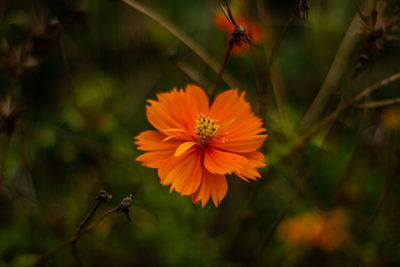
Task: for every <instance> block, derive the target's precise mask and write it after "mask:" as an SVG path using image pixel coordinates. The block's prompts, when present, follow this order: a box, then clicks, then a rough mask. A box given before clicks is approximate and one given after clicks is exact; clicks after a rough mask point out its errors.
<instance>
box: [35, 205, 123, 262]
mask: <svg viewBox="0 0 400 267" xmlns="http://www.w3.org/2000/svg"><path fill="white" fill-rule="evenodd" d="M119 210H121V205H118V206H117V207H115V208H112V209H109V210H108V211H106V212H104V213H103V214H102V215H101V216H100V217H99V218H97V219H96V220H95V221H94V222H93V223H92V224H90V225H89V226H87V227H86V228H84V229H82V230H81V231H80V233H79V234H78V233H77V234H75V235H74V236H73V237H71V238H70V239H68V240H66V241H64V242H63V243H61V244H60V245H58V246H57V247H55V248H54V249H52V250H50V251H48V252H46V253H45V254H43V255H42V256H40V258H39V259H38V260H37V262H36V263H35V264H34V265H33V266H41V265H42V264H43V263H45V262H46V261H48V260H49V259H50V258H51V257H53V256H54V255H55V254H57V253H58V252H59V251H60V250H62V249H63V248H65V247H67V246H69V245H70V244H72V243H73V242H75V241H77V240H78V239H79V238H81V237H82V236H83V235H84V234H86V233H88V232H90V231H91V230H93V228H95V227H96V226H97V225H98V224H99V223H100V222H101V221H102V220H103V219H104V218H105V217H107V216H108V215H110V214H113V213H115V212H117V211H119Z"/></svg>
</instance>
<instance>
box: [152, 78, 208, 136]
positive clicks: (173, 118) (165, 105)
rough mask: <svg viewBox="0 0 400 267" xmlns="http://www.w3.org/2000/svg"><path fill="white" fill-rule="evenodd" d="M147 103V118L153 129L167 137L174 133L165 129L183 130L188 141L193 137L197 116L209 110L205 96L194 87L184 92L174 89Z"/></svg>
mask: <svg viewBox="0 0 400 267" xmlns="http://www.w3.org/2000/svg"><path fill="white" fill-rule="evenodd" d="M148 102H149V104H150V105H149V106H147V107H146V108H147V118H148V120H149V122H150V123H151V124H152V125H153V126H154V127H155V128H157V129H158V130H160V131H164V133H165V134H166V135H168V136H170V135H176V133H169V132H165V130H167V129H175V130H176V129H179V130H181V131H182V130H183V132H184V133H186V137H187V138H188V139H189V140H190V137H191V136H195V130H194V124H195V121H196V119H197V116H198V114H199V113H207V112H208V109H209V103H208V99H207V95H206V94H205V92H204V91H203V89H201V88H200V87H198V86H195V85H188V86H186V89H185V91H183V90H179V91H178V90H176V89H174V90H173V91H172V92H168V93H160V94H158V95H157V100H149V101H148ZM179 135H182V133H179Z"/></svg>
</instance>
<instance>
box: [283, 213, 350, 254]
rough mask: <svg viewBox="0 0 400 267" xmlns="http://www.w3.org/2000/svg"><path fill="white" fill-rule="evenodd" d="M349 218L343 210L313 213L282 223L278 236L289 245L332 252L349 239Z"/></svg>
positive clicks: (288, 219) (291, 218) (294, 217)
mask: <svg viewBox="0 0 400 267" xmlns="http://www.w3.org/2000/svg"><path fill="white" fill-rule="evenodd" d="M347 225H348V217H347V214H346V212H345V211H344V210H343V209H340V208H337V209H335V210H333V211H331V212H328V213H321V212H317V211H311V212H307V213H303V214H300V215H297V216H293V217H290V218H287V219H285V220H283V221H282V223H281V224H280V225H279V227H278V229H277V236H278V238H279V239H280V240H282V241H283V242H284V243H286V244H287V245H292V246H305V247H319V248H320V249H322V250H324V251H327V252H331V251H334V250H336V249H338V248H340V246H342V244H343V242H344V241H345V239H346V238H347Z"/></svg>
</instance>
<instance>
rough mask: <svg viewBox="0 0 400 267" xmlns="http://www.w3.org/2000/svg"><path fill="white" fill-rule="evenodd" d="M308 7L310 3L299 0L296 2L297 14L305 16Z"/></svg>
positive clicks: (306, 0)
mask: <svg viewBox="0 0 400 267" xmlns="http://www.w3.org/2000/svg"><path fill="white" fill-rule="evenodd" d="M309 8H310V4H309V2H308V0H299V2H298V3H297V15H298V16H299V17H300V18H307V17H308V9H309Z"/></svg>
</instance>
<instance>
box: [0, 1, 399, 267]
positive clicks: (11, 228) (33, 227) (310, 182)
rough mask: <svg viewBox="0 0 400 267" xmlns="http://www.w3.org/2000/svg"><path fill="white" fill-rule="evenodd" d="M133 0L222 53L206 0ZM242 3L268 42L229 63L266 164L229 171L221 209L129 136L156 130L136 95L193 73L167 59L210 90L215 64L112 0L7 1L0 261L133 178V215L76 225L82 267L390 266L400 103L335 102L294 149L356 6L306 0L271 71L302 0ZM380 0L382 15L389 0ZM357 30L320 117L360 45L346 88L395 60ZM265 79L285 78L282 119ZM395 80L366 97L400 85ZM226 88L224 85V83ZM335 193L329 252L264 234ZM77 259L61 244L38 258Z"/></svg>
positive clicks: (393, 67) (212, 4)
mask: <svg viewBox="0 0 400 267" xmlns="http://www.w3.org/2000/svg"><path fill="white" fill-rule="evenodd" d="M141 2H143V4H145V5H146V6H147V7H149V8H150V9H151V10H153V11H154V12H156V13H158V14H159V15H160V16H162V17H164V18H165V19H166V20H167V21H169V22H171V23H172V24H173V25H175V26H176V27H177V28H178V29H179V30H180V31H181V32H183V33H184V34H185V35H187V36H188V37H190V38H191V39H192V40H195V42H197V43H198V44H199V45H200V46H201V47H202V48H203V49H205V50H206V51H207V52H209V54H210V55H212V57H214V58H215V59H216V60H217V61H218V62H220V63H221V64H222V60H223V57H224V54H225V51H226V48H227V40H226V38H225V37H226V35H225V33H223V32H221V31H219V30H217V29H216V27H215V25H214V24H213V22H214V17H215V15H216V13H217V12H219V8H218V4H217V1H214V0H209V1H204V0H203V1H179V0H165V1H154V0H151V1H141ZM234 2H235V1H234ZM241 2H242V9H239V10H241V11H242V12H244V13H247V16H248V17H249V18H254V19H255V21H257V22H258V26H259V27H260V28H261V30H262V31H263V32H264V34H265V40H264V42H263V45H262V46H260V47H253V48H247V51H246V52H245V53H244V55H242V56H240V57H231V58H230V60H229V63H228V66H227V72H229V73H230V74H232V75H233V76H234V77H235V78H236V80H237V81H238V82H239V84H240V85H241V86H243V88H239V89H240V90H245V91H246V98H247V100H249V101H250V102H251V104H252V106H253V110H254V111H255V112H257V113H258V115H259V116H261V117H262V118H263V119H264V125H265V127H266V128H267V129H268V135H269V137H268V138H267V141H266V143H265V146H264V147H263V148H262V151H263V152H264V153H265V154H266V159H265V161H266V163H267V164H268V167H266V168H265V169H263V170H262V174H263V178H262V179H261V180H259V181H257V182H251V183H245V182H243V181H242V180H239V179H237V178H236V177H233V176H232V177H228V184H229V190H228V194H227V196H226V198H225V199H224V200H223V201H222V204H221V205H220V207H218V208H215V207H214V206H212V205H211V204H210V203H209V204H208V205H207V206H206V207H205V208H201V207H200V206H196V205H193V204H192V202H191V200H190V198H189V197H180V196H179V195H178V194H177V193H175V192H174V193H169V188H167V187H164V186H161V185H160V184H159V178H158V177H157V173H156V171H155V170H152V169H148V168H145V167H143V166H141V165H140V164H139V163H137V162H135V158H136V157H137V156H138V155H140V152H139V151H138V150H136V147H135V145H134V144H133V138H134V136H136V135H137V134H139V133H140V132H141V131H144V130H147V129H151V128H152V126H151V125H150V124H149V123H148V122H147V119H146V114H145V105H146V99H148V98H151V99H154V98H155V96H156V93H158V92H165V91H169V90H171V89H172V88H173V87H177V88H182V87H184V86H185V85H186V84H187V83H195V82H198V81H193V80H192V78H191V77H190V76H188V75H187V71H188V69H187V67H182V66H183V65H182V64H178V63H185V64H186V66H190V67H191V68H193V69H194V70H195V71H196V72H197V73H199V74H201V77H205V78H204V80H202V81H201V82H202V83H203V84H202V85H205V86H209V88H205V89H206V90H207V91H208V92H210V90H211V89H212V84H213V83H214V82H215V79H216V77H217V75H216V73H215V72H214V71H213V70H212V68H210V66H208V65H207V64H206V63H205V62H203V61H202V60H201V59H200V57H198V55H196V54H195V53H193V51H192V50H191V49H189V48H188V47H187V46H185V45H184V44H183V43H182V42H180V40H179V39H177V38H176V37H174V36H173V35H171V34H170V33H169V32H168V31H166V30H165V28H164V27H163V26H162V25H160V24H157V23H155V22H154V21H153V20H152V19H150V18H148V17H146V16H144V15H143V14H141V13H140V12H138V11H137V10H135V9H133V8H131V7H129V6H127V5H126V4H124V3H123V2H121V1H118V0H115V1H113V0H108V1H106V0H104V1H98V0H86V1H84V0H82V1H78V0H75V1H74V0H56V1H53V0H52V1H50V0H48V1H45V0H40V1H28V3H27V1H24V0H13V1H10V0H9V1H2V3H1V6H0V8H1V16H0V23H1V24H0V25H1V26H0V27H1V28H0V33H1V40H0V51H1V55H0V67H1V70H0V97H1V98H2V102H1V105H2V107H1V108H2V109H4V108H5V107H6V106H7V105H6V104H5V103H6V102H7V99H8V97H9V99H10V103H11V106H8V107H9V108H11V109H12V110H13V111H14V113H12V114H13V115H15V116H8V117H7V116H5V115H4V112H3V113H2V116H3V118H6V119H7V120H8V121H11V122H13V123H14V122H15V125H14V124H12V126H13V127H11V126H10V127H11V128H10V131H9V132H8V133H7V132H6V131H5V130H4V129H3V131H2V132H1V133H0V138H1V139H0V142H1V143H0V145H1V152H0V153H1V154H0V166H1V171H2V175H1V178H2V179H1V180H0V183H1V184H0V266H30V265H31V264H33V263H34V262H35V261H36V260H37V259H38V257H39V256H40V255H41V254H43V253H44V252H46V251H48V250H50V249H52V248H54V247H56V246H57V245H58V244H60V243H61V242H63V241H64V240H66V239H68V238H70V237H71V236H72V235H73V234H74V233H75V231H76V229H77V226H78V225H79V223H80V222H81V221H82V220H83V218H84V217H85V216H86V214H87V213H88V212H89V210H90V209H91V207H92V205H93V204H94V202H95V197H96V195H97V192H98V191H99V190H100V189H106V190H107V191H108V192H110V193H111V194H112V195H113V198H112V200H111V202H110V203H108V204H102V205H101V206H100V208H99V210H98V211H97V214H96V215H95V217H96V216H98V215H99V214H101V213H102V212H104V211H106V210H107V209H108V208H111V207H113V206H116V205H118V204H119V203H120V201H121V200H122V199H123V198H124V197H126V196H127V195H129V194H130V193H132V192H136V196H135V198H134V203H133V207H132V208H131V218H132V222H127V221H126V218H125V217H124V216H123V215H118V214H115V215H113V216H109V217H107V218H106V219H104V221H102V222H101V223H100V224H99V225H98V226H97V227H96V228H95V229H94V230H93V232H90V233H88V234H86V235H84V236H83V237H82V238H81V239H80V240H79V242H78V251H79V255H80V257H81V258H82V261H83V263H84V265H86V266H134V265H137V266H247V265H250V266H278V265H285V266H292V265H293V266H294V265H295V266H299V265H300V266H303V265H304V266H315V265H317V266H353V265H359V264H361V265H368V264H370V265H375V264H378V265H382V266H384V265H392V266H394V265H398V264H400V232H399V230H398V229H399V221H400V213H399V212H398V211H399V205H400V199H399V193H400V188H399V186H400V184H399V178H400V172H399V168H398V165H399V158H398V153H399V152H398V151H399V149H400V147H399V145H400V144H399V128H400V123H399V121H400V111H399V110H398V108H399V107H398V106H397V107H396V106H394V108H393V107H390V108H387V107H384V108H377V109H367V110H363V109H349V110H346V112H344V113H343V114H342V115H341V116H340V117H339V118H338V119H337V121H336V123H335V124H334V125H333V126H332V128H330V130H329V131H328V130H327V129H324V130H322V131H320V132H319V133H318V134H316V135H313V136H312V137H311V138H310V140H308V141H307V142H306V143H305V144H304V145H303V146H302V147H301V148H300V149H299V150H295V151H293V147H294V146H295V145H296V144H297V143H298V142H299V140H300V139H301V137H302V136H303V134H304V132H305V131H304V129H301V128H300V127H299V124H300V122H301V120H302V118H303V116H304V114H305V113H306V111H307V110H308V108H309V107H310V105H311V103H312V101H313V99H314V98H315V96H316V94H317V93H318V91H319V88H320V87H321V85H322V83H323V81H324V80H325V77H326V75H327V73H328V71H329V69H330V67H331V64H332V61H333V59H334V58H335V56H336V54H337V51H338V48H339V46H340V44H341V42H342V39H343V37H344V35H345V32H346V31H347V28H348V27H349V25H350V23H351V21H352V19H353V17H354V16H355V14H356V12H357V11H356V8H355V6H354V5H353V3H352V1H347V0H326V1H313V0H310V1H309V2H310V10H309V17H308V18H303V19H302V18H296V19H295V20H294V21H293V23H291V24H290V25H289V27H288V30H287V31H286V33H285V35H284V38H283V39H282V41H281V42H280V44H279V47H278V50H277V54H276V56H275V61H274V64H273V65H272V68H271V75H267V72H268V71H267V62H266V58H268V56H269V55H270V52H271V50H272V47H273V45H274V43H275V41H276V40H277V39H278V36H279V35H280V33H281V31H282V29H283V28H284V25H285V24H286V22H287V21H288V19H289V18H290V16H291V15H292V14H294V13H295V12H296V6H297V2H298V1H296V0H290V1H289V0H287V1H266V0H264V1H263V0H259V1H244V0H243V1H241ZM356 2H364V1H356ZM365 2H368V3H361V4H360V6H361V7H362V9H361V10H363V11H362V12H366V13H365V14H369V13H368V12H370V10H371V8H372V7H371V2H373V1H365ZM387 2H388V5H389V7H390V8H389V9H388V11H389V13H390V12H391V11H392V10H395V8H394V7H395V6H396V5H397V7H398V4H399V3H398V1H396V0H393V1H387ZM260 3H261V4H260ZM263 8H264V10H261V9H263ZM260 11H262V12H264V13H265V14H266V16H264V17H263V16H261V15H260V14H261V13H260ZM358 19H359V18H358ZM359 21H360V23H362V22H361V19H359ZM398 26H399V25H397V27H398ZM357 38H358V41H357V43H356V47H355V48H354V49H353V51H352V53H351V55H350V57H349V59H348V62H349V63H348V64H347V65H343V66H341V68H343V69H344V70H345V75H343V77H338V79H340V80H339V81H338V84H339V85H340V86H338V88H335V90H333V93H332V95H331V97H330V98H329V101H328V102H327V104H326V105H325V106H324V109H323V113H322V114H321V116H320V119H322V118H323V117H324V116H327V115H328V114H330V113H331V112H334V111H335V110H336V107H337V104H338V103H339V101H340V98H341V95H342V93H343V91H344V90H345V88H346V87H347V86H348V84H349V82H350V80H351V79H352V78H351V77H352V74H353V73H354V71H355V68H356V66H357V64H359V62H360V61H359V58H360V56H361V55H365V54H366V55H367V56H368V63H367V64H365V66H364V65H363V70H362V72H360V74H359V75H358V76H357V77H356V79H354V81H352V86H351V88H350V92H349V95H348V99H351V97H354V95H356V94H357V93H359V92H361V91H362V90H363V89H365V88H366V87H367V86H369V85H371V84H373V83H375V82H379V81H381V80H383V79H384V78H386V77H388V76H389V75H392V74H394V73H396V72H398V71H399V70H400V60H398V59H399V58H400V50H399V47H398V46H397V45H396V44H392V43H390V44H387V45H385V46H384V48H383V49H382V50H380V51H379V53H373V52H371V51H369V50H366V45H365V41H364V40H363V38H364V36H363V35H361V34H360V35H359V36H358V37H357ZM172 56H173V57H172ZM172 58H174V60H172ZM177 62H178V63H177ZM270 78H271V79H270ZM202 79H203V78H202ZM270 80H272V83H271V81H270ZM271 84H274V86H277V87H278V88H280V90H282V92H284V94H283V97H284V100H285V101H284V106H283V108H284V117H282V114H280V112H279V110H278V108H277V105H276V101H275V98H274V93H273V90H272V86H271ZM398 86H399V82H397V83H393V84H390V85H388V86H386V87H385V88H383V89H382V90H379V91H378V92H376V93H374V94H373V95H371V96H370V97H369V98H368V100H370V101H372V100H379V99H388V98H396V97H399V92H398ZM227 88H229V85H227V84H226V83H222V84H221V87H220V89H219V91H220V92H221V91H223V90H224V89H227ZM260 92H262V93H261V96H260ZM261 98H265V99H266V103H265V105H264V104H263V103H262V101H260V99H261ZM385 111H387V112H386V113H385ZM261 112H262V113H261ZM388 112H389V113H388ZM390 112H392V113H390ZM7 114H8V113H7ZM385 114H386V115H385ZM388 114H392V115H390V116H394V117H393V118H392V119H391V118H388V116H389V115H388ZM393 114H394V115H393ZM385 122H387V123H385ZM338 206H341V207H344V208H345V209H346V210H347V212H348V214H349V221H350V223H349V229H348V231H349V233H351V239H352V245H351V246H345V245H343V246H342V247H341V248H340V249H338V250H336V251H334V252H329V253H328V252H325V251H323V250H320V249H318V248H310V247H292V246H290V245H287V244H285V243H283V242H282V241H281V240H279V239H278V238H277V237H276V235H275V231H276V228H277V227H278V225H279V224H280V223H281V222H282V221H283V220H285V218H287V217H290V216H291V215H294V214H299V213H302V212H305V211H308V210H314V209H319V210H323V211H329V210H332V209H333V208H335V207H338ZM75 264H76V261H75V258H74V255H73V253H72V250H71V249H70V247H67V248H65V249H63V250H62V251H60V252H59V253H57V254H56V255H55V256H54V257H52V258H51V259H50V260H49V261H48V263H47V265H48V266H74V265H75Z"/></svg>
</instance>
